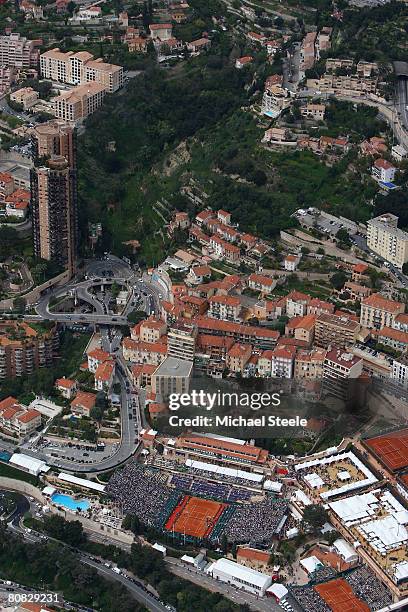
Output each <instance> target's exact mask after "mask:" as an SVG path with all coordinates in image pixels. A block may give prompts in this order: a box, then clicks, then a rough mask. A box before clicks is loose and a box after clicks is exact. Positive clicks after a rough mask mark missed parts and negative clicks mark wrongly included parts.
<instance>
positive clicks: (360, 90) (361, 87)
mask: <svg viewBox="0 0 408 612" xmlns="http://www.w3.org/2000/svg"><path fill="white" fill-rule="evenodd" d="M306 84H307V87H308V88H311V89H318V90H320V91H322V92H325V93H326V92H327V93H335V92H337V93H340V94H341V93H343V94H345V95H353V94H355V95H356V96H365V95H367V94H375V93H376V91H377V79H376V78H364V77H360V76H358V75H342V76H338V75H336V74H328V73H326V74H324V75H323V76H322V77H321V78H320V79H307V82H306Z"/></svg>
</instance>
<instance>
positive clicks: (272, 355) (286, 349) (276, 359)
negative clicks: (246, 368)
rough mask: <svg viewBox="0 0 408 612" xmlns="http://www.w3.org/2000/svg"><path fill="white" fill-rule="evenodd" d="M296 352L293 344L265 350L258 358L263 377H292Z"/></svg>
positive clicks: (259, 372) (259, 369)
mask: <svg viewBox="0 0 408 612" xmlns="http://www.w3.org/2000/svg"><path fill="white" fill-rule="evenodd" d="M295 354H296V348H295V347H293V346H280V347H277V348H276V349H274V350H268V351H264V352H263V353H262V355H261V356H260V357H259V359H258V365H257V370H258V374H259V375H260V376H261V377H262V378H292V377H293V366H294V359H295Z"/></svg>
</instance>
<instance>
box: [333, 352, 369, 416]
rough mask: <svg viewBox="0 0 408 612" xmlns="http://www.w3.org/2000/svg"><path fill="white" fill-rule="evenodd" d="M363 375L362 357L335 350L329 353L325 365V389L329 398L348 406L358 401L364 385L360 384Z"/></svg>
mask: <svg viewBox="0 0 408 612" xmlns="http://www.w3.org/2000/svg"><path fill="white" fill-rule="evenodd" d="M362 373H363V360H362V359H361V357H358V356H356V355H353V354H352V353H346V352H344V351H342V350H340V349H337V348H334V349H332V350H330V351H328V352H327V354H326V358H325V360H324V364H323V388H324V390H325V393H327V394H328V395H329V396H332V397H336V398H337V399H338V400H340V401H342V402H345V403H346V404H348V403H349V402H352V401H358V400H359V399H360V397H361V390H362V388H363V387H364V385H360V384H359V380H358V379H359V378H360V377H361V375H362Z"/></svg>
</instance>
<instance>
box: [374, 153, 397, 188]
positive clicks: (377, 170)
mask: <svg viewBox="0 0 408 612" xmlns="http://www.w3.org/2000/svg"><path fill="white" fill-rule="evenodd" d="M396 171H397V169H396V167H395V166H393V165H392V164H391V163H390V162H389V161H388V160H387V159H382V158H380V159H376V160H375V161H374V163H373V165H372V166H371V175H372V177H373V178H374V179H375V180H376V181H378V182H379V183H384V184H386V185H387V184H389V183H392V182H393V180H394V177H395V173H396Z"/></svg>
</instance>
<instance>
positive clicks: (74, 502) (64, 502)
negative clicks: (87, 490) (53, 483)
mask: <svg viewBox="0 0 408 612" xmlns="http://www.w3.org/2000/svg"><path fill="white" fill-rule="evenodd" d="M51 499H52V501H53V502H54V504H57V505H58V506H64V508H68V510H77V509H78V508H80V509H81V510H88V508H89V506H90V503H89V501H88V500H87V499H74V498H73V497H71V495H65V494H63V493H54V495H51Z"/></svg>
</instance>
